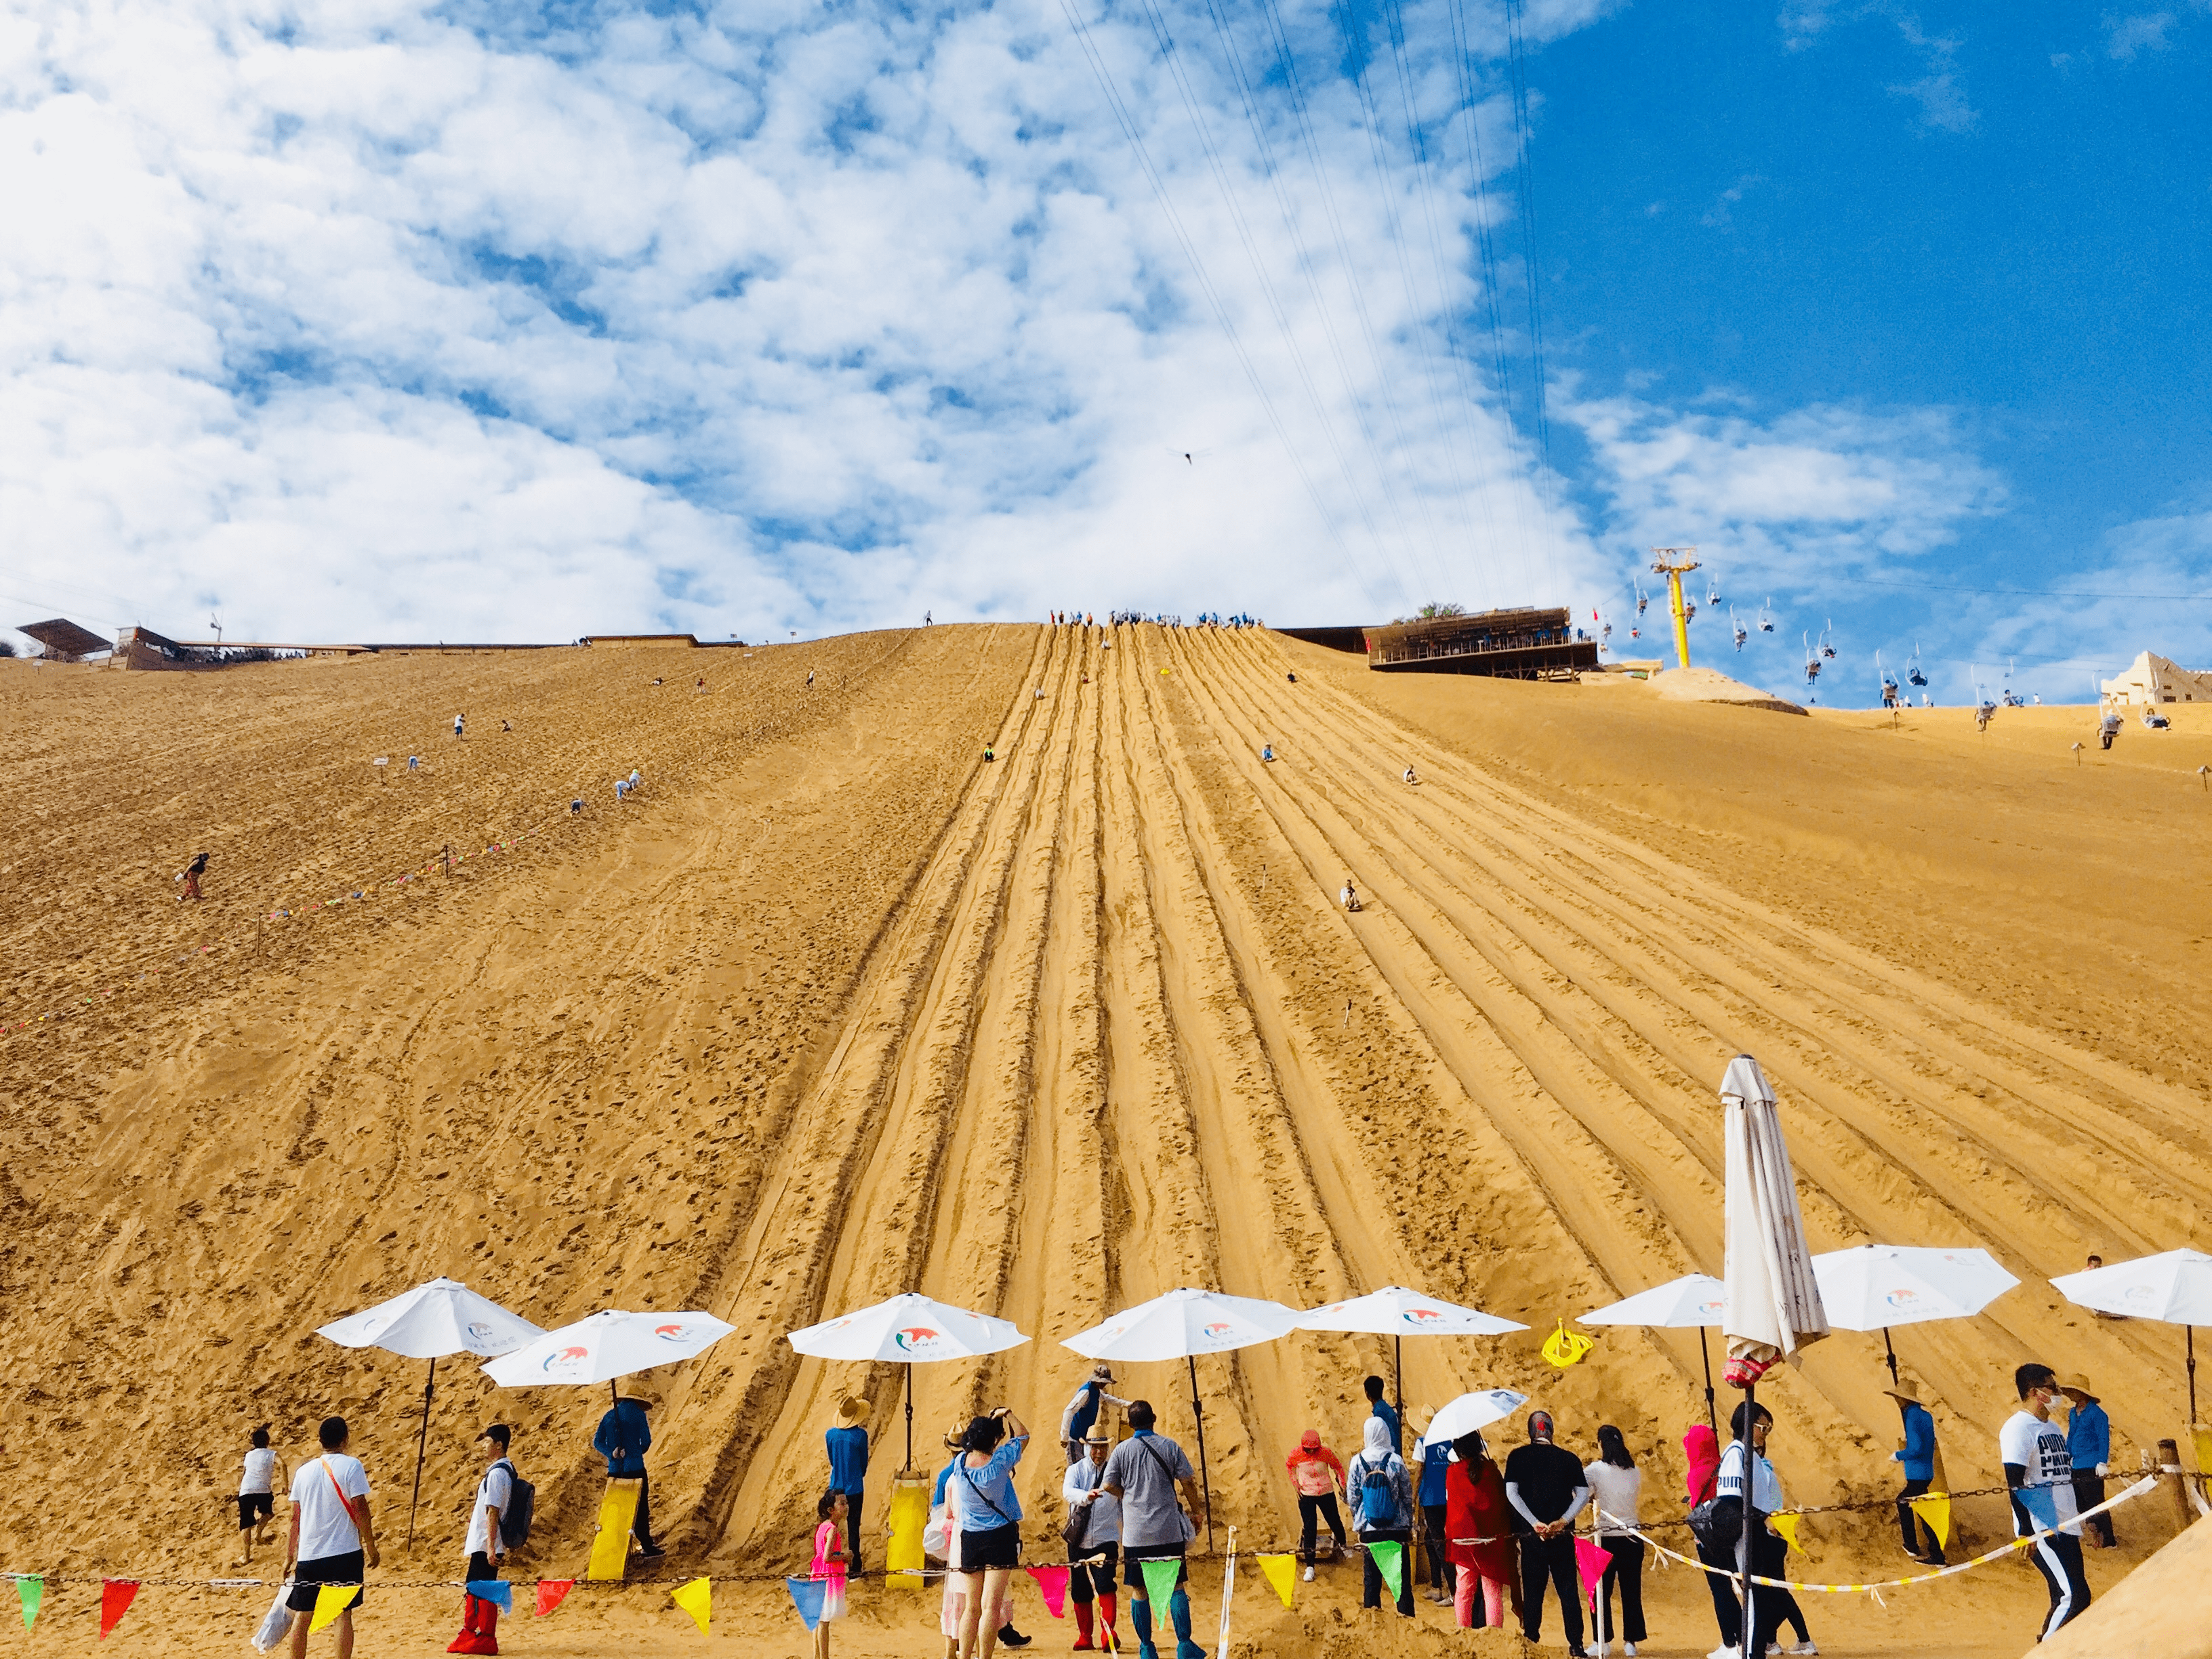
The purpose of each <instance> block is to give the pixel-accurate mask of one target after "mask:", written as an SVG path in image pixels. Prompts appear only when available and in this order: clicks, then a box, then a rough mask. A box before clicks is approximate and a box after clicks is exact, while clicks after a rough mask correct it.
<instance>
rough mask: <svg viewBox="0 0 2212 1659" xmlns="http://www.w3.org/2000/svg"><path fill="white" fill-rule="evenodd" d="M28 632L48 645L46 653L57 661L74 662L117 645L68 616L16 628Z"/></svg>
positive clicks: (41, 642)
mask: <svg viewBox="0 0 2212 1659" xmlns="http://www.w3.org/2000/svg"><path fill="white" fill-rule="evenodd" d="M15 631H16V632H17V633H18V634H28V635H30V636H31V637H32V638H33V639H34V640H36V641H38V642H39V643H40V645H43V646H44V647H46V654H47V655H48V656H50V657H52V658H53V659H55V660H56V661H57V662H74V661H76V659H78V658H80V657H89V656H93V655H95V654H96V653H100V652H102V651H112V650H113V649H114V648H115V647H113V646H112V645H110V644H108V642H107V641H106V640H104V639H102V638H101V637H100V635H97V634H95V633H94V632H93V631H92V630H91V629H88V628H80V627H78V626H77V625H76V623H73V622H71V621H70V620H69V619H68V618H67V617H54V618H52V620H51V621H48V622H35V623H24V624H22V626H21V627H20V628H18V629H16V630H15Z"/></svg>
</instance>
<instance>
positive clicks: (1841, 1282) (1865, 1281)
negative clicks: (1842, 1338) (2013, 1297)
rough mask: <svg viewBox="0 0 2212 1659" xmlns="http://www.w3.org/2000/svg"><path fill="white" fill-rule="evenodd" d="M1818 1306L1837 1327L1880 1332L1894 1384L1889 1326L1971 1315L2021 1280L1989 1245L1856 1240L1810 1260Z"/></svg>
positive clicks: (1894, 1352) (1893, 1351)
mask: <svg viewBox="0 0 2212 1659" xmlns="http://www.w3.org/2000/svg"><path fill="white" fill-rule="evenodd" d="M1813 1277H1814V1279H1817V1280H1818V1281H1819V1282H1820V1306H1821V1307H1822V1309H1823V1310H1826V1314H1827V1316H1828V1322H1829V1323H1830V1324H1831V1325H1833V1326H1835V1327H1836V1328H1838V1329H1839V1330H1846V1331H1876V1330H1878V1331H1880V1332H1881V1346H1882V1347H1883V1349H1884V1351H1885V1352H1887V1356H1888V1359H1889V1381H1890V1385H1891V1386H1892V1387H1893V1388H1894V1387H1895V1386H1896V1384H1897V1348H1896V1346H1895V1345H1894V1344H1893V1343H1892V1342H1891V1341H1890V1340H1889V1330H1890V1327H1891V1326H1893V1325H1917V1324H1920V1323H1922V1322H1924V1321H1927V1320H1930V1319H1971V1318H1972V1317H1973V1316H1975V1315H1976V1314H1978V1313H1979V1312H1981V1310H1983V1309H1984V1308H1986V1307H1987V1306H1989V1304H1990V1303H1992V1302H1994V1301H1996V1299H1997V1297H2001V1296H2002V1295H2003V1294H2004V1293H2005V1292H2006V1291H2008V1290H2010V1289H2012V1287H2013V1286H2014V1285H2017V1284H2019V1283H2020V1280H2018V1279H2015V1278H2014V1277H2013V1276H2012V1275H2011V1274H2010V1273H2007V1272H2006V1271H2005V1270H2004V1268H2003V1267H2002V1266H2001V1265H2000V1264H1999V1263H1998V1261H1997V1259H1996V1257H1995V1256H1993V1255H1990V1253H1989V1252H1988V1251H1987V1250H1981V1249H1952V1250H1947V1249H1929V1248H1918V1247H1911V1246H1902V1245H1896V1244H1861V1245H1857V1246H1856V1247H1855V1248H1853V1249H1848V1250H1830V1251H1828V1252H1827V1253H1826V1255H1816V1256H1814V1258H1813Z"/></svg>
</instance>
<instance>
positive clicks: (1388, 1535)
mask: <svg viewBox="0 0 2212 1659" xmlns="http://www.w3.org/2000/svg"><path fill="white" fill-rule="evenodd" d="M1359 1541H1360V1542H1362V1543H1364V1544H1366V1545H1369V1546H1370V1547H1369V1548H1367V1549H1364V1550H1362V1551H1360V1553H1359V1561H1360V1567H1359V1605H1360V1606H1361V1607H1381V1606H1382V1605H1383V1569H1382V1568H1380V1567H1378V1566H1376V1565H1375V1551H1374V1549H1373V1548H1372V1546H1373V1545H1376V1544H1384V1543H1390V1542H1392V1541H1395V1542H1397V1543H1401V1544H1406V1545H1411V1544H1412V1542H1413V1528H1411V1527H1386V1528H1383V1529H1382V1530H1381V1531H1379V1532H1362V1533H1361V1534H1359ZM1398 1611H1399V1612H1401V1613H1404V1614H1405V1615H1406V1617H1407V1618H1408V1619H1411V1618H1412V1617H1413V1551H1412V1549H1411V1548H1408V1549H1407V1551H1406V1552H1405V1553H1404V1554H1402V1555H1401V1556H1400V1557H1399V1558H1398Z"/></svg>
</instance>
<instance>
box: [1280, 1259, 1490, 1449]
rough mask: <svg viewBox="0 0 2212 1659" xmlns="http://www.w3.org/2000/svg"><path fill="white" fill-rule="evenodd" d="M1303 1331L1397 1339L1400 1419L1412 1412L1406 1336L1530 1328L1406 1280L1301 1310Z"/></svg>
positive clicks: (1395, 1382)
mask: <svg viewBox="0 0 2212 1659" xmlns="http://www.w3.org/2000/svg"><path fill="white" fill-rule="evenodd" d="M1298 1328H1299V1329H1300V1330H1302V1331H1351V1332H1355V1333H1359V1334H1366V1335H1370V1336H1387V1337H1389V1339H1390V1340H1391V1356H1392V1357H1391V1383H1392V1388H1391V1393H1392V1394H1393V1395H1394V1396H1395V1398H1396V1400H1397V1402H1398V1419H1399V1421H1400V1422H1401V1423H1402V1422H1403V1421H1404V1420H1405V1417H1406V1339H1407V1337H1408V1336H1503V1335H1504V1334H1505V1333H1506V1332H1508V1331H1525V1330H1527V1329H1528V1327H1527V1326H1526V1325H1523V1324H1521V1323H1519V1322H1516V1321H1514V1320H1510V1319H1500V1318H1499V1317H1498V1316H1497V1315H1496V1314H1486V1313H1484V1312H1482V1311H1481V1310H1480V1309H1476V1308H1462V1307H1461V1306H1460V1305H1459V1304H1457V1303H1455V1302H1446V1301H1444V1300H1443V1298H1442V1297H1433V1296H1424V1295H1422V1294H1421V1292H1420V1291H1409V1290H1407V1288H1406V1287H1405V1286H1404V1285H1384V1286H1383V1288H1382V1289H1381V1290H1379V1291H1369V1292H1368V1293H1367V1294H1366V1295H1365V1296H1356V1297H1352V1299H1351V1300H1350V1301H1347V1302H1331V1303H1329V1304H1328V1305H1326V1306H1325V1307H1319V1308H1313V1309H1310V1310H1307V1311H1306V1312H1304V1313H1303V1314H1301V1315H1299V1316H1298Z"/></svg>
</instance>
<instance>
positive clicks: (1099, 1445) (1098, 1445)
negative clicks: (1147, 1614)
mask: <svg viewBox="0 0 2212 1659" xmlns="http://www.w3.org/2000/svg"><path fill="white" fill-rule="evenodd" d="M1101 1369H1102V1370H1103V1367H1101ZM1112 1449H1114V1437H1113V1436H1111V1435H1110V1434H1109V1433H1107V1432H1106V1431H1105V1429H1104V1428H1103V1426H1102V1425H1099V1424H1097V1423H1093V1424H1092V1425H1091V1429H1090V1431H1089V1432H1088V1433H1086V1434H1085V1436H1084V1437H1083V1456H1082V1458H1081V1460H1080V1461H1079V1462H1074V1463H1071V1464H1069V1465H1068V1466H1067V1478H1066V1480H1062V1481H1061V1482H1060V1496H1061V1497H1062V1498H1065V1499H1066V1502H1067V1509H1068V1516H1069V1519H1068V1534H1067V1535H1068V1537H1069V1538H1070V1539H1071V1540H1073V1539H1074V1538H1075V1537H1076V1536H1077V1534H1076V1533H1075V1530H1074V1526H1075V1522H1074V1516H1076V1515H1077V1514H1079V1513H1080V1514H1081V1515H1082V1516H1083V1517H1084V1522H1083V1530H1082V1533H1081V1543H1080V1545H1079V1546H1078V1545H1076V1544H1075V1543H1073V1542H1071V1543H1070V1546H1069V1548H1068V1575H1067V1591H1068V1595H1069V1597H1070V1599H1072V1600H1073V1601H1074V1603H1075V1646H1076V1649H1077V1650H1078V1651H1082V1650H1086V1649H1089V1648H1091V1647H1092V1646H1093V1645H1099V1646H1103V1647H1105V1648H1107V1649H1109V1650H1111V1649H1112V1648H1113V1647H1114V1646H1115V1641H1114V1618H1115V1602H1114V1598H1115V1595H1116V1594H1118V1592H1117V1591H1116V1590H1115V1570H1116V1569H1117V1568H1118V1567H1119V1566H1120V1565H1121V1500H1120V1499H1118V1498H1115V1496H1114V1495H1113V1494H1112V1493H1111V1492H1107V1491H1106V1490H1105V1484H1106V1455H1107V1453H1109V1451H1111V1450H1112ZM1093 1601H1096V1602H1097V1607H1098V1614H1099V1616H1100V1618H1101V1619H1102V1620H1103V1621H1104V1624H1105V1631H1104V1632H1103V1634H1104V1640H1103V1642H1101V1643H1098V1644H1093V1642H1092V1640H1091V1633H1092V1632H1091V1603H1092V1602H1093Z"/></svg>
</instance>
